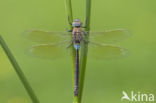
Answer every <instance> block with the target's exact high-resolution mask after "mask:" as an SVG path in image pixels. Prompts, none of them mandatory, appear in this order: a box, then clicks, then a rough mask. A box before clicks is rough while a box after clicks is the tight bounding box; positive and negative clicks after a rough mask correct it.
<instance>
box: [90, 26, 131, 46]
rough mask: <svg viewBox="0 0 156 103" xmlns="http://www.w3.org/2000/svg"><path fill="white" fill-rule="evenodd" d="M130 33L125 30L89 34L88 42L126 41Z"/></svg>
mask: <svg viewBox="0 0 156 103" xmlns="http://www.w3.org/2000/svg"><path fill="white" fill-rule="evenodd" d="M129 36H130V33H129V32H128V30H126V29H116V30H108V31H103V32H90V38H89V40H90V41H92V42H98V43H113V42H118V41H121V40H124V39H126V38H127V37H129Z"/></svg>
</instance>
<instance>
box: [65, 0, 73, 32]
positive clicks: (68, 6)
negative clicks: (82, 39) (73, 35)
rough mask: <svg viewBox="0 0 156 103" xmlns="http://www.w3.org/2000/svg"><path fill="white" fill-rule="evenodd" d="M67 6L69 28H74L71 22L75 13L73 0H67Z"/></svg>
mask: <svg viewBox="0 0 156 103" xmlns="http://www.w3.org/2000/svg"><path fill="white" fill-rule="evenodd" d="M65 7H66V12H67V16H68V22H69V28H70V29H71V30H72V28H73V27H72V25H71V23H72V22H73V13H72V4H71V0H65Z"/></svg>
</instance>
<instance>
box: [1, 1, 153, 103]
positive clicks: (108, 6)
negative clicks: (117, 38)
mask: <svg viewBox="0 0 156 103" xmlns="http://www.w3.org/2000/svg"><path fill="white" fill-rule="evenodd" d="M72 1H73V7H74V15H75V16H74V18H80V19H81V20H83V21H84V15H85V12H84V8H85V0H72ZM92 1H93V2H92V17H91V30H92V31H98V30H109V29H115V28H127V29H129V30H130V31H131V33H132V34H133V35H132V36H131V37H130V38H129V39H127V40H125V41H123V42H121V43H120V45H121V46H123V47H125V48H127V49H128V50H129V51H130V56H128V57H126V58H124V59H119V60H111V61H99V60H98V61H97V60H94V59H89V60H88V63H87V71H86V82H85V88H84V95H83V103H121V97H122V91H123V90H124V91H126V92H127V93H130V91H132V90H133V91H135V92H138V91H140V92H141V93H153V94H156V80H155V78H156V75H155V73H156V62H155V61H156V54H155V53H156V46H155V44H156V30H155V28H156V1H155V0H92ZM64 6H65V5H64V1H63V0H0V35H2V36H3V38H4V39H5V41H6V43H7V44H8V46H9V48H10V50H11V51H12V53H13V55H14V56H15V58H16V59H17V62H18V63H19V65H20V66H21V68H22V70H23V71H24V73H25V75H26V76H27V78H28V80H29V82H30V83H31V85H32V87H33V89H34V90H35V93H36V94H37V96H38V97H39V99H40V101H41V103H72V78H71V77H72V72H71V69H72V66H71V61H70V58H62V59H57V60H52V61H50V60H41V59H38V58H32V57H29V56H27V55H25V51H26V50H27V48H29V47H30V46H31V45H32V43H31V42H30V41H29V40H26V39H25V38H24V37H23V36H22V33H23V32H24V31H26V30H30V29H42V30H49V31H65V30H66V29H67V27H68V26H67V23H68V22H67V16H66V11H65V7H64ZM0 103H31V100H30V99H29V96H28V95H27V93H26V91H25V89H24V87H23V85H22V84H21V82H20V80H19V78H18V77H17V75H16V73H15V71H14V69H13V67H12V66H11V64H10V63H9V60H8V59H7V57H6V55H5V53H4V52H3V50H2V48H0ZM153 103H154V102H153Z"/></svg>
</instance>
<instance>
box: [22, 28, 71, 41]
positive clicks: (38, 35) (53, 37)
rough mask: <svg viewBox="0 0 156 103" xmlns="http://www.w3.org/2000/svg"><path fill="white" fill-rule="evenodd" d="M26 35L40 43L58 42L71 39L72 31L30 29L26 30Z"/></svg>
mask: <svg viewBox="0 0 156 103" xmlns="http://www.w3.org/2000/svg"><path fill="white" fill-rule="evenodd" d="M24 36H25V37H26V38H28V39H30V40H31V41H33V42H39V43H56V42H61V41H65V40H70V39H71V35H70V32H48V31H42V30H30V31H27V32H24Z"/></svg>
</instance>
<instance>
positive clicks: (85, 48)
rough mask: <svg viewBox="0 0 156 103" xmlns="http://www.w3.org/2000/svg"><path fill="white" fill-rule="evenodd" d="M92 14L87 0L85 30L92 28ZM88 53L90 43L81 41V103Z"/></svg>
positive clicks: (89, 1)
mask: <svg viewBox="0 0 156 103" xmlns="http://www.w3.org/2000/svg"><path fill="white" fill-rule="evenodd" d="M90 16H91V0H86V19H85V27H86V28H85V31H89V30H90ZM85 37H86V38H85V40H88V39H89V32H88V36H85ZM87 53H88V44H87V43H85V42H84V41H83V42H82V43H81V55H80V84H79V99H78V100H79V103H81V101H82V94H83V88H84V81H85V72H86V64H87Z"/></svg>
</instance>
